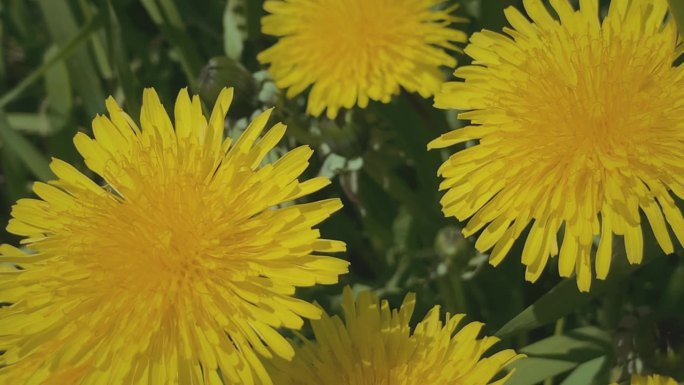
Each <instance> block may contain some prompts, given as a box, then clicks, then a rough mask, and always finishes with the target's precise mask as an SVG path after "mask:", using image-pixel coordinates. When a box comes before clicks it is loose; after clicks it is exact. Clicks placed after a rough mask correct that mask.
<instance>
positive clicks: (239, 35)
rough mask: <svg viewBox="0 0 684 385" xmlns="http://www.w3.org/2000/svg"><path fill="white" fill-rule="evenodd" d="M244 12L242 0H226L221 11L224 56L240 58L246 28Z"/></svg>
mask: <svg viewBox="0 0 684 385" xmlns="http://www.w3.org/2000/svg"><path fill="white" fill-rule="evenodd" d="M240 10H242V12H240ZM244 12H245V1H244V0H228V1H227V2H226V9H225V11H224V12H223V51H224V52H225V53H226V56H228V57H229V58H231V59H235V60H239V59H240V56H242V49H243V48H244V41H245V37H246V31H245V30H246V28H247V27H246V23H247V19H246V18H245V14H244Z"/></svg>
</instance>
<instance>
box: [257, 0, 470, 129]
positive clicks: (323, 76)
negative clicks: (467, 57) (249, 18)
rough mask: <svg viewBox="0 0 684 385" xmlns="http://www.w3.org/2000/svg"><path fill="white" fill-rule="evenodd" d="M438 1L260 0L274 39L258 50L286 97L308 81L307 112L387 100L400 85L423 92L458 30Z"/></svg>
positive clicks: (461, 36)
mask: <svg viewBox="0 0 684 385" xmlns="http://www.w3.org/2000/svg"><path fill="white" fill-rule="evenodd" d="M443 4H444V0H345V1H339V0H266V2H265V3H264V9H265V10H266V11H267V12H269V13H270V14H269V15H266V16H264V17H263V19H262V30H263V32H264V33H265V34H268V35H273V36H277V37H278V38H279V40H278V42H277V43H276V44H275V45H273V46H272V47H270V48H268V49H267V50H265V51H263V52H261V53H260V54H259V56H258V58H259V61H260V62H261V63H268V64H270V70H269V71H270V73H271V75H272V76H273V78H274V80H275V82H276V84H277V85H278V87H280V88H282V89H285V88H287V96H288V97H290V98H291V97H294V96H296V95H298V94H300V93H301V92H303V91H304V90H306V89H307V88H309V86H311V92H310V93H309V99H308V103H307V107H306V108H307V112H308V113H309V114H311V115H314V116H319V115H320V114H321V113H322V112H323V110H325V109H327V116H328V117H329V118H334V117H335V116H337V113H338V111H339V110H340V109H341V108H347V109H348V108H352V107H353V106H354V105H358V106H359V107H361V108H365V107H366V106H367V105H368V101H369V100H376V101H381V102H383V103H387V102H389V101H390V99H391V97H392V95H395V94H397V93H399V90H400V87H401V88H404V89H406V90H407V91H410V92H417V93H419V94H420V95H421V96H423V97H425V98H427V97H429V96H432V95H434V94H435V92H437V91H438V90H439V87H440V85H441V83H442V82H443V81H444V76H443V75H442V72H441V70H440V67H441V66H449V67H453V66H455V64H456V61H455V59H454V58H453V57H451V56H450V55H449V53H448V51H449V50H451V51H457V50H458V47H456V46H455V45H454V44H453V43H454V42H465V41H466V38H467V36H466V34H465V33H463V32H462V31H459V30H456V29H454V28H450V25H451V24H453V23H459V22H463V21H465V20H464V19H462V18H459V17H456V16H453V15H452V12H453V11H454V10H455V9H456V6H453V7H450V8H443V7H442V6H443Z"/></svg>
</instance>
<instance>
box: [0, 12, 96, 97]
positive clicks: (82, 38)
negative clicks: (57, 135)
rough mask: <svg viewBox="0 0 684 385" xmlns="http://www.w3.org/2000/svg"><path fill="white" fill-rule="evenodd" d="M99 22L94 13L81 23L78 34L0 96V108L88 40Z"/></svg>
mask: <svg viewBox="0 0 684 385" xmlns="http://www.w3.org/2000/svg"><path fill="white" fill-rule="evenodd" d="M100 22H101V19H100V17H99V15H96V16H95V17H93V18H92V19H91V20H90V21H89V22H87V23H86V24H85V25H83V27H81V30H80V31H79V32H78V34H76V35H75V36H74V37H73V38H72V39H71V40H70V41H69V42H68V43H67V44H64V45H62V47H61V48H60V50H59V52H57V54H56V55H54V56H52V57H51V58H50V59H49V60H47V61H45V62H43V64H42V65H41V66H40V67H38V68H36V69H35V70H34V71H33V72H32V73H31V74H30V75H29V76H27V77H25V78H24V79H23V80H22V81H21V82H19V84H17V85H16V86H14V88H12V89H11V90H9V91H8V92H7V93H5V94H4V95H2V97H0V108H3V107H4V106H6V105H7V104H8V103H9V102H11V101H13V100H14V99H16V98H17V97H18V96H19V95H21V93H22V92H24V90H26V88H28V87H29V86H30V85H32V84H33V83H35V82H36V81H37V80H38V79H40V78H41V76H43V75H44V74H45V72H46V71H47V70H49V69H50V68H51V67H52V66H53V65H55V63H59V62H61V61H62V60H65V59H67V58H69V57H70V56H71V55H73V54H74V52H76V49H77V48H79V47H80V46H81V45H82V44H83V43H85V42H86V41H87V40H88V38H90V35H91V34H92V33H93V32H94V31H95V29H96V28H97V27H98V26H99V24H100ZM98 103H102V100H99V101H98Z"/></svg>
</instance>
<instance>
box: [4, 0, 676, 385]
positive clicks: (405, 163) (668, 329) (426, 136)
mask: <svg viewBox="0 0 684 385" xmlns="http://www.w3.org/2000/svg"><path fill="white" fill-rule="evenodd" d="M340 1H343V0H340ZM445 3H446V4H447V5H448V4H449V3H457V1H447V2H445ZM460 3H461V7H460V8H459V9H458V11H457V13H459V14H461V15H463V16H466V17H468V18H469V19H470V23H469V24H467V25H458V26H456V27H457V28H461V29H466V30H467V32H469V33H472V32H474V31H479V30H481V29H482V28H488V29H493V30H500V29H501V27H502V26H503V25H505V20H504V18H503V12H502V10H503V8H505V7H506V6H509V5H516V6H519V5H520V4H519V3H520V2H518V1H514V0H463V1H461V2H460ZM606 3H607V2H605V3H604V5H605V4H606ZM262 15H263V10H262V1H259V0H242V1H240V0H228V1H225V0H207V1H182V0H120V1H107V0H2V1H0V43H1V44H0V51H1V52H2V55H1V56H2V60H1V61H0V223H2V226H1V227H2V228H3V229H2V230H1V231H0V242H9V243H13V244H16V243H17V242H18V241H19V240H18V238H16V237H14V236H12V235H10V234H8V233H6V232H5V231H4V225H5V224H6V222H7V220H8V219H9V216H10V210H11V205H12V204H13V202H15V201H16V200H17V199H20V198H22V197H28V196H31V191H30V189H31V183H32V182H33V181H34V180H49V179H50V178H51V177H52V176H51V172H50V171H49V169H48V167H47V164H48V163H49V159H50V157H57V158H60V159H63V160H66V161H68V162H70V163H72V164H75V165H77V167H79V168H80V169H81V170H83V171H84V172H86V173H88V172H87V170H86V169H85V167H84V166H83V163H82V161H81V159H80V158H79V156H78V155H77V153H76V152H75V149H74V146H73V144H72V137H73V135H74V134H75V133H76V132H77V131H84V132H86V133H89V132H90V122H91V120H92V118H93V117H94V116H95V115H96V114H100V113H104V99H105V97H106V96H108V95H113V96H114V97H115V98H116V99H117V100H118V101H119V102H120V103H122V104H123V105H124V108H125V109H126V110H127V111H128V113H129V114H131V115H132V116H133V117H134V118H135V119H137V115H138V114H139V110H140V99H141V95H142V88H143V87H155V88H156V89H157V92H158V93H159V95H160V97H161V99H162V101H163V102H164V103H165V105H166V106H167V109H168V110H169V111H172V107H171V106H172V104H173V101H174V100H175V97H176V94H177V92H178V90H179V89H180V88H182V87H186V86H187V87H189V88H190V90H191V92H193V93H199V94H200V96H201V98H202V100H203V101H204V103H205V106H207V107H209V108H210V107H211V106H212V104H213V101H214V98H215V97H216V95H217V94H218V90H220V88H221V87H224V86H233V87H236V101H235V102H234V105H233V107H231V110H230V112H229V122H228V123H229V124H228V127H229V128H228V134H229V135H237V134H239V132H240V130H241V129H242V128H244V126H245V125H246V122H247V119H248V118H249V117H250V116H252V115H253V113H254V112H255V111H260V110H263V109H264V108H267V107H270V106H274V105H275V106H276V107H277V109H276V113H275V116H274V118H273V119H272V123H274V122H275V121H283V122H285V123H286V124H287V125H288V127H289V129H288V135H287V139H286V140H284V141H283V143H281V145H280V148H279V149H277V151H276V152H275V154H274V156H275V155H277V154H278V153H281V154H282V153H283V152H284V151H286V150H287V149H288V148H292V147H294V146H295V145H297V144H309V145H311V146H312V147H313V148H314V149H315V150H316V155H315V158H314V159H313V161H312V165H311V167H310V168H309V170H308V176H314V175H326V176H329V177H331V178H332V179H333V186H332V187H329V188H327V189H325V190H324V191H323V192H321V193H318V194H317V195H316V196H314V197H311V199H320V198H326V197H332V196H338V197H341V198H342V199H343V201H344V203H345V207H344V209H343V210H342V212H340V213H338V214H336V215H335V216H334V217H333V218H331V219H330V220H329V221H327V222H326V223H325V224H324V225H323V226H322V232H323V234H324V236H326V237H329V238H334V239H342V240H344V241H346V242H347V244H348V252H347V253H346V255H345V258H347V259H349V260H350V261H351V263H352V265H351V273H350V274H349V275H347V276H345V277H343V279H342V282H341V283H340V284H339V285H337V286H331V287H318V288H312V289H307V290H302V291H301V295H302V296H304V297H307V298H309V299H314V300H316V301H318V302H319V303H321V304H322V305H323V306H324V307H326V308H327V309H328V310H329V311H331V312H334V313H337V312H338V310H339V299H340V293H341V287H342V286H343V285H346V284H349V285H352V286H353V287H354V288H355V289H362V288H370V289H372V290H375V291H377V292H378V293H379V294H380V295H381V296H383V297H384V298H387V299H388V300H390V302H391V303H392V304H393V305H395V306H396V305H398V304H399V303H400V301H401V298H402V297H403V296H404V295H405V294H406V293H407V292H408V291H414V292H417V293H418V303H419V306H418V310H417V313H418V315H419V316H420V317H422V316H423V314H424V313H425V311H426V310H427V309H428V308H429V307H431V306H433V305H435V304H441V305H442V306H443V309H444V310H445V311H448V312H451V313H454V312H466V313H468V315H469V317H470V319H471V320H480V321H483V322H485V323H486V324H487V326H486V332H487V333H488V334H497V335H499V336H500V337H502V338H503V340H504V341H503V342H502V344H501V346H500V348H502V347H504V346H510V347H515V348H516V349H520V350H521V351H522V352H525V353H527V354H528V355H529V356H530V358H529V359H527V360H524V361H520V363H519V364H517V365H516V366H517V367H518V369H519V370H518V372H517V373H516V375H515V376H514V377H513V378H512V380H511V381H510V382H509V384H511V385H526V384H530V385H531V384H536V383H544V384H564V385H574V384H577V385H583V384H587V385H588V384H601V385H605V384H606V383H607V382H608V381H609V379H615V378H618V377H620V378H622V379H624V378H626V377H625V376H626V374H627V373H628V372H631V371H633V370H635V369H637V368H638V369H641V370H643V371H644V372H658V373H663V374H669V375H672V376H679V377H680V379H681V378H682V376H684V255H683V253H682V250H681V249H679V250H678V251H677V253H676V254H675V255H671V256H667V257H664V256H662V255H661V254H662V252H660V251H659V249H658V247H657V246H656V245H655V243H654V242H652V240H651V242H647V246H646V247H647V250H646V255H647V256H648V257H649V258H647V262H646V263H645V264H644V265H642V266H627V264H626V262H625V258H624V256H623V255H620V254H621V253H620V251H619V250H618V251H617V252H616V254H617V255H616V261H615V263H614V269H613V271H612V272H611V275H610V277H609V279H608V280H607V281H606V282H594V284H593V286H592V292H591V293H589V294H580V293H578V291H577V289H576V286H575V282H574V279H570V280H561V279H560V278H558V276H557V273H556V266H555V264H554V263H555V261H551V263H550V266H549V267H548V268H547V269H548V272H547V274H544V275H543V276H542V278H541V279H540V280H539V281H538V282H537V283H535V284H529V283H526V282H525V281H524V272H523V268H522V266H521V264H520V261H519V260H520V258H519V254H520V249H521V245H518V246H517V249H514V250H513V251H512V252H511V254H510V255H509V257H508V258H507V259H506V261H505V262H504V263H503V264H502V265H501V266H500V267H499V268H497V269H494V268H492V267H491V266H489V264H488V263H487V255H481V254H478V253H477V252H476V251H475V250H474V248H473V241H472V240H471V239H463V237H462V236H461V235H460V226H461V224H459V223H458V222H457V221H456V220H455V219H453V218H451V219H445V218H444V217H443V216H442V214H441V212H440V207H439V198H440V196H441V193H439V192H438V191H437V186H438V183H439V180H438V178H437V176H436V170H437V168H438V166H439V164H440V163H441V162H442V161H443V160H444V159H445V158H446V157H447V156H448V153H447V152H446V151H443V152H439V151H431V152H428V151H426V144H427V142H428V141H430V140H431V139H433V138H435V137H436V136H438V135H439V134H440V133H443V132H446V131H447V130H449V129H453V128H455V127H458V126H459V125H460V124H461V123H460V122H459V121H458V120H457V119H456V118H455V113H454V112H445V111H440V110H436V109H434V108H432V106H431V101H430V100H423V99H421V98H420V97H418V96H417V95H412V94H405V93H404V94H401V95H399V96H397V97H395V98H394V99H393V102H392V103H391V104H387V105H383V104H378V103H371V105H370V106H369V107H368V108H367V109H365V110H358V109H357V110H353V111H350V112H347V113H345V114H340V116H339V117H338V118H337V119H336V120H335V121H330V120H327V119H324V118H322V119H314V118H310V117H308V116H306V115H305V114H304V102H305V99H304V97H301V96H300V97H299V98H296V99H294V100H285V99H284V97H283V96H282V95H281V93H280V92H279V91H278V90H277V88H276V87H275V85H274V84H273V82H272V81H271V80H270V79H269V77H268V74H267V72H266V71H264V68H262V67H261V66H259V64H258V62H257V61H256V55H257V53H258V52H260V51H261V50H262V49H264V48H266V47H268V46H269V45H271V44H272V43H273V42H274V40H273V39H272V38H270V37H266V36H264V35H262V34H261V32H260V25H259V20H260V18H261V16H262ZM455 55H457V56H458V60H459V63H461V64H464V63H467V62H468V59H467V57H464V56H462V55H460V54H458V53H455ZM449 73H450V71H449V70H448V69H445V76H448V75H449ZM89 175H92V173H91V174H89ZM93 177H95V176H93ZM680 203H681V202H680ZM680 207H681V205H680ZM645 235H646V236H647V238H648V237H649V236H650V237H651V238H652V234H650V230H645ZM617 243H619V242H617ZM417 318H418V317H415V318H414V319H417Z"/></svg>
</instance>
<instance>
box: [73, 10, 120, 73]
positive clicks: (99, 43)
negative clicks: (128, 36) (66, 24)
mask: <svg viewBox="0 0 684 385" xmlns="http://www.w3.org/2000/svg"><path fill="white" fill-rule="evenodd" d="M78 4H79V6H80V8H81V13H83V17H84V18H85V20H86V21H88V20H90V19H92V18H93V13H94V11H93V8H92V7H91V5H90V4H89V3H88V2H87V1H86V0H79V2H78ZM104 42H105V37H104V36H103V34H102V35H101V34H99V33H95V34H93V36H92V37H91V40H90V43H91V46H92V47H93V57H94V58H95V63H97V67H98V68H99V70H100V73H101V74H102V77H103V78H105V79H111V78H112V77H113V76H114V71H113V70H112V66H111V64H110V63H109V58H108V57H107V49H106V48H105V43H104Z"/></svg>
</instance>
